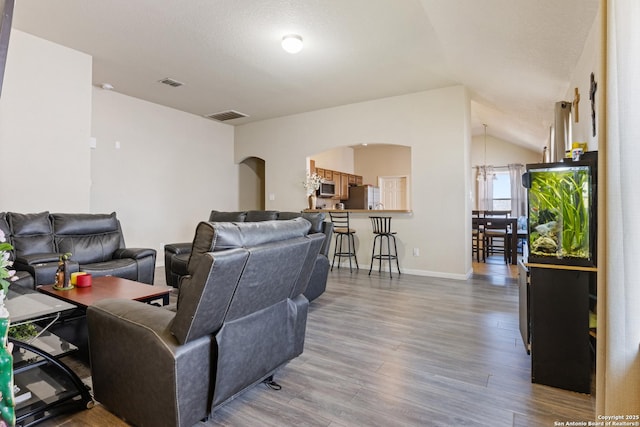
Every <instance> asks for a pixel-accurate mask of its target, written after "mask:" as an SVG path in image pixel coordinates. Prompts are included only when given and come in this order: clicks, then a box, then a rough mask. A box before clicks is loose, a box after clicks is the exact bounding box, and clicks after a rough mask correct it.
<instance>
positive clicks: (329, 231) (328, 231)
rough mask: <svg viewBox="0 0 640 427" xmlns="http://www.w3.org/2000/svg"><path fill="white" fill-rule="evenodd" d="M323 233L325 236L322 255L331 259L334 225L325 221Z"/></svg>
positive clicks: (321, 250)
mask: <svg viewBox="0 0 640 427" xmlns="http://www.w3.org/2000/svg"><path fill="white" fill-rule="evenodd" d="M322 232H323V233H324V235H325V238H324V242H323V243H322V247H321V248H320V254H322V255H324V256H326V257H329V246H331V237H333V223H332V222H328V221H324V222H323V223H322Z"/></svg>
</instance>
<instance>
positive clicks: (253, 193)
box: [238, 157, 266, 210]
mask: <svg viewBox="0 0 640 427" xmlns="http://www.w3.org/2000/svg"><path fill="white" fill-rule="evenodd" d="M238 174H239V176H238V190H239V191H238V208H239V209H240V210H251V209H257V210H263V209H265V208H266V202H265V200H266V199H265V161H264V160H263V159H261V158H259V157H247V158H246V159H244V160H243V161H242V162H240V165H239V167H238Z"/></svg>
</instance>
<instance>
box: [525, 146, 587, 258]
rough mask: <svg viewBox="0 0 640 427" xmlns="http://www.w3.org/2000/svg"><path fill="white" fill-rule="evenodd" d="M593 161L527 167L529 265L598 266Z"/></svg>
mask: <svg viewBox="0 0 640 427" xmlns="http://www.w3.org/2000/svg"><path fill="white" fill-rule="evenodd" d="M596 179H597V176H596V168H595V161H594V159H590V160H581V161H577V162H571V161H568V162H566V163H547V164H536V165H527V174H526V176H525V179H524V182H525V184H526V186H527V188H528V189H529V191H528V205H529V211H528V227H529V236H528V244H529V260H528V261H529V262H530V263H552V264H566V265H579V266H595V265H596V245H595V242H596V213H597V212H596Z"/></svg>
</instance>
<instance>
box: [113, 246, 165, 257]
mask: <svg viewBox="0 0 640 427" xmlns="http://www.w3.org/2000/svg"><path fill="white" fill-rule="evenodd" d="M149 256H152V257H154V258H155V256H156V251H155V249H148V248H122V249H117V250H116V251H115V252H114V253H113V258H118V259H122V258H132V259H142V258H146V257H149Z"/></svg>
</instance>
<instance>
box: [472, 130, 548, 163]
mask: <svg viewBox="0 0 640 427" xmlns="http://www.w3.org/2000/svg"><path fill="white" fill-rule="evenodd" d="M541 161H542V151H540V152H537V151H533V150H529V149H528V148H525V147H522V146H520V145H516V144H513V143H511V142H508V141H505V140H503V139H500V138H496V137H493V136H491V135H487V149H486V161H485V143H484V134H482V135H476V136H474V137H473V138H472V140H471V166H480V165H484V164H487V165H491V166H507V165H509V164H510V163H521V164H523V165H526V164H527V163H540V162H541Z"/></svg>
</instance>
